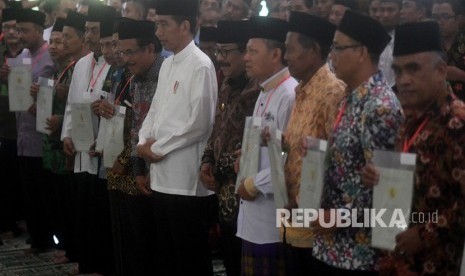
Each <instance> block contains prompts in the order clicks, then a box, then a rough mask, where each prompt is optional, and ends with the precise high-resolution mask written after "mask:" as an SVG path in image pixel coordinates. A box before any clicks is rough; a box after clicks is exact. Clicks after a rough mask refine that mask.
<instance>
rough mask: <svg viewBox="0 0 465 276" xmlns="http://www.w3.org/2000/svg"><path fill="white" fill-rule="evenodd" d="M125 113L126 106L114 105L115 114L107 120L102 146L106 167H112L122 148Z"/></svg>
mask: <svg viewBox="0 0 465 276" xmlns="http://www.w3.org/2000/svg"><path fill="white" fill-rule="evenodd" d="M125 114H126V107H124V106H115V115H114V116H113V117H112V118H111V119H110V120H107V124H106V134H105V140H104V141H105V143H104V146H103V165H104V166H105V167H106V168H111V167H113V163H114V162H115V160H116V158H118V155H119V154H120V153H121V152H122V151H123V149H124V117H125Z"/></svg>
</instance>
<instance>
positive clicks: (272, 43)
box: [262, 38, 287, 65]
mask: <svg viewBox="0 0 465 276" xmlns="http://www.w3.org/2000/svg"><path fill="white" fill-rule="evenodd" d="M262 39H263V41H264V42H265V45H266V47H267V48H268V49H269V50H274V49H279V50H281V63H282V64H283V65H287V61H286V60H285V59H284V54H285V53H286V45H285V44H284V43H282V42H279V41H276V40H271V39H267V38H262Z"/></svg>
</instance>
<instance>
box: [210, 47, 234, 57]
mask: <svg viewBox="0 0 465 276" xmlns="http://www.w3.org/2000/svg"><path fill="white" fill-rule="evenodd" d="M236 50H239V48H237V47H236V48H231V49H220V48H216V49H215V51H214V52H213V54H214V55H215V57H218V56H219V55H221V56H222V57H223V58H226V57H227V56H228V54H229V52H232V51H236Z"/></svg>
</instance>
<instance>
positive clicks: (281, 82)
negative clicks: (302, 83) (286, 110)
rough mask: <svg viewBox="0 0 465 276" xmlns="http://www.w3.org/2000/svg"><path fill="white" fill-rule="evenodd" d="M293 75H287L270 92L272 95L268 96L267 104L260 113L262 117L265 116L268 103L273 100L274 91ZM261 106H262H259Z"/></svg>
mask: <svg viewBox="0 0 465 276" xmlns="http://www.w3.org/2000/svg"><path fill="white" fill-rule="evenodd" d="M290 77H291V76H287V77H286V78H285V79H283V80H282V81H280V82H279V83H278V84H277V85H276V86H275V87H274V88H273V91H271V92H270V96H268V97H267V98H268V99H267V101H266V105H265V109H263V111H262V114H261V115H260V116H261V117H263V114H265V112H266V109H267V108H268V104H269V103H270V100H271V97H273V94H274V92H275V91H276V89H278V87H279V86H280V85H281V84H283V83H284V82H285V81H287V80H288V79H289V78H290ZM259 108H260V107H259ZM259 108H257V112H256V114H255V116H257V115H258V110H259Z"/></svg>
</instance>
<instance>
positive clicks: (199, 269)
mask: <svg viewBox="0 0 465 276" xmlns="http://www.w3.org/2000/svg"><path fill="white" fill-rule="evenodd" d="M207 204H208V199H207V197H195V196H182V195H171V194H164V193H159V192H154V193H153V196H152V206H153V215H154V218H155V221H156V225H155V227H156V247H155V250H157V257H159V258H160V265H159V266H158V267H157V271H156V272H157V274H156V275H180V276H181V275H182V276H184V275H205V276H208V275H213V267H212V262H211V258H210V252H209V248H208V226H207Z"/></svg>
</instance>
